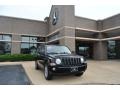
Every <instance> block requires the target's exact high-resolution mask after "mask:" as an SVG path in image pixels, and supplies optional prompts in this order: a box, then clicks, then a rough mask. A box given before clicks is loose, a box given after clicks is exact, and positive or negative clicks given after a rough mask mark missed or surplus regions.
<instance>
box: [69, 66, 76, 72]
mask: <svg viewBox="0 0 120 90" xmlns="http://www.w3.org/2000/svg"><path fill="white" fill-rule="evenodd" d="M70 71H71V72H77V71H78V67H71V69H70Z"/></svg>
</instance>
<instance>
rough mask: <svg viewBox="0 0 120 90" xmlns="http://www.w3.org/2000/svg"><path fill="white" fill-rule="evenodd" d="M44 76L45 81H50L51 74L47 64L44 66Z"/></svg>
mask: <svg viewBox="0 0 120 90" xmlns="http://www.w3.org/2000/svg"><path fill="white" fill-rule="evenodd" d="M44 76H45V79H46V80H51V79H52V73H51V72H50V71H49V69H48V65H47V64H45V67H44Z"/></svg>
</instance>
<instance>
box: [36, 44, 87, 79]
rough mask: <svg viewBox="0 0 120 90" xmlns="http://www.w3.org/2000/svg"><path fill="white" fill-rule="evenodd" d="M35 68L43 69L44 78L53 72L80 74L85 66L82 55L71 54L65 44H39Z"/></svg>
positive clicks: (48, 77) (53, 73)
mask: <svg viewBox="0 0 120 90" xmlns="http://www.w3.org/2000/svg"><path fill="white" fill-rule="evenodd" d="M35 68H36V69H42V68H43V69H44V76H45V79H46V80H50V79H52V76H53V75H55V74H75V75H76V76H81V75H83V73H84V72H85V70H86V68H87V63H86V60H85V59H84V57H83V56H79V55H75V54H72V53H71V51H70V50H69V49H68V48H67V47H66V46H61V45H41V46H39V48H38V49H37V60H35Z"/></svg>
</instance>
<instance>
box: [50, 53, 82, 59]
mask: <svg viewBox="0 0 120 90" xmlns="http://www.w3.org/2000/svg"><path fill="white" fill-rule="evenodd" d="M49 56H50V57H52V58H60V57H74V58H75V57H76V58H77V57H79V58H81V57H83V56H80V55H76V54H49Z"/></svg>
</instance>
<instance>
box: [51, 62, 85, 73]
mask: <svg viewBox="0 0 120 90" xmlns="http://www.w3.org/2000/svg"><path fill="white" fill-rule="evenodd" d="M86 69H87V63H84V64H82V65H79V66H69V67H62V66H49V70H50V71H51V72H52V73H60V74H67V73H78V72H84V71H85V70H86Z"/></svg>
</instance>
